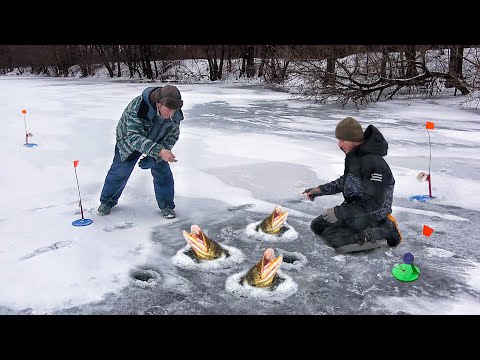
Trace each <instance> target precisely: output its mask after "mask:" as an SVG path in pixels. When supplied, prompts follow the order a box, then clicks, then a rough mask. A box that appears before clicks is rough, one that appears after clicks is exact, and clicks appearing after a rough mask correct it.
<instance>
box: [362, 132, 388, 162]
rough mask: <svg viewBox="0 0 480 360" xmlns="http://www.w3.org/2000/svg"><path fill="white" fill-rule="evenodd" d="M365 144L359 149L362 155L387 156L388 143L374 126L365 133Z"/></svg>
mask: <svg viewBox="0 0 480 360" xmlns="http://www.w3.org/2000/svg"><path fill="white" fill-rule="evenodd" d="M363 139H364V142H363V144H361V145H360V146H359V147H358V148H357V149H358V152H359V153H360V154H378V155H381V156H385V155H387V152H388V143H387V141H386V140H385V138H384V137H383V135H382V133H381V132H380V131H379V130H378V129H377V128H376V127H375V126H373V125H368V127H367V129H366V130H365V131H364V132H363Z"/></svg>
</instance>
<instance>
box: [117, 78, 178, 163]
mask: <svg viewBox="0 0 480 360" xmlns="http://www.w3.org/2000/svg"><path fill="white" fill-rule="evenodd" d="M156 88H158V86H152V87H148V88H146V89H145V90H143V92H142V95H139V96H137V97H136V98H134V99H133V100H132V101H131V102H130V103H129V104H128V106H127V107H126V108H125V110H124V111H123V114H122V116H121V118H120V121H119V122H118V125H117V131H116V140H117V147H118V151H119V153H120V158H121V159H122V161H124V160H125V159H127V158H128V157H129V156H130V155H131V154H132V153H134V152H135V151H138V152H141V153H142V154H146V155H149V156H151V157H153V158H154V159H155V160H161V158H160V157H159V156H158V153H159V152H160V150H162V149H167V150H171V149H172V147H173V145H175V143H176V142H177V140H178V137H179V135H180V121H181V120H183V112H182V110H181V109H178V110H177V111H175V113H174V115H173V117H172V118H171V119H163V118H162V117H159V116H158V115H157V110H156V105H155V103H153V102H151V101H150V98H149V96H150V93H151V92H152V91H153V90H155V89H156Z"/></svg>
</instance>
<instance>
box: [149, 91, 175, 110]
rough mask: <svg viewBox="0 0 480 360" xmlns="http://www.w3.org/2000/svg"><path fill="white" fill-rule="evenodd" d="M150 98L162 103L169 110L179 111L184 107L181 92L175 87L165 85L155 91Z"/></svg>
mask: <svg viewBox="0 0 480 360" xmlns="http://www.w3.org/2000/svg"><path fill="white" fill-rule="evenodd" d="M150 97H151V99H152V100H153V101H154V102H156V103H160V104H162V105H164V106H166V107H168V108H169V109H174V110H177V109H180V108H181V107H182V106H183V100H182V95H180V90H178V88H177V87H176V86H173V85H165V86H163V87H159V88H158V89H155V90H153V91H152V93H151V95H150Z"/></svg>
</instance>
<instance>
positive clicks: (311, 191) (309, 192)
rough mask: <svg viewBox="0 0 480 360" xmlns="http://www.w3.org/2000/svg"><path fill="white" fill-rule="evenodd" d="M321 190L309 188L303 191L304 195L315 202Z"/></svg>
mask: <svg viewBox="0 0 480 360" xmlns="http://www.w3.org/2000/svg"><path fill="white" fill-rule="evenodd" d="M320 193H321V190H320V188H318V187H316V188H308V189H305V190H304V191H303V193H302V194H306V195H307V197H308V199H309V200H310V201H313V200H314V199H315V198H316V197H317V196H320Z"/></svg>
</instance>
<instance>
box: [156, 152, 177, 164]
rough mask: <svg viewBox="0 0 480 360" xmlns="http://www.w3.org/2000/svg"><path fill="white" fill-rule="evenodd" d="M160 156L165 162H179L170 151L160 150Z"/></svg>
mask: <svg viewBox="0 0 480 360" xmlns="http://www.w3.org/2000/svg"><path fill="white" fill-rule="evenodd" d="M158 156H160V157H161V158H162V160H163V161H167V162H177V159H175V155H173V153H172V152H171V151H170V150H168V149H162V150H160V152H159V153H158Z"/></svg>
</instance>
